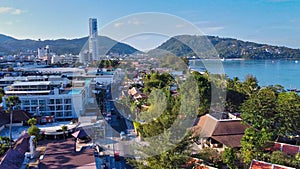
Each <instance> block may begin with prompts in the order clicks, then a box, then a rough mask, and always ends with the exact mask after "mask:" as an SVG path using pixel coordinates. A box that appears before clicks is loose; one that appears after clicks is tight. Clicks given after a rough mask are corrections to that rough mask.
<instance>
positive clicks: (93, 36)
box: [88, 18, 99, 62]
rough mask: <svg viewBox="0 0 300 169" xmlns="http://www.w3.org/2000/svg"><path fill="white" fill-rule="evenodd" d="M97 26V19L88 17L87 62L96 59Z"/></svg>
mask: <svg viewBox="0 0 300 169" xmlns="http://www.w3.org/2000/svg"><path fill="white" fill-rule="evenodd" d="M97 39H98V27H97V19H96V18H90V19H89V54H90V57H89V58H88V62H94V61H97V60H99V59H98V57H99V56H98V46H97Z"/></svg>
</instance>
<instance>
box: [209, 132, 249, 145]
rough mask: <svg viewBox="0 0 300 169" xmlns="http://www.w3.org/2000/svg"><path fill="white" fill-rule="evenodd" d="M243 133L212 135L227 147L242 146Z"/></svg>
mask: <svg viewBox="0 0 300 169" xmlns="http://www.w3.org/2000/svg"><path fill="white" fill-rule="evenodd" d="M242 137H243V134H239V135H224V136H212V137H211V138H213V139H215V140H216V141H218V142H220V143H222V144H224V145H226V146H227V147H232V148H233V147H242V146H241V140H242Z"/></svg>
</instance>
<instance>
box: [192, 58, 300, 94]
mask: <svg viewBox="0 0 300 169" xmlns="http://www.w3.org/2000/svg"><path fill="white" fill-rule="evenodd" d="M205 62H206V67H207V69H208V70H209V72H212V73H215V72H220V65H222V67H223V70H224V72H225V74H226V75H228V76H229V77H230V78H232V77H238V78H239V79H240V80H242V81H243V80H244V79H245V77H246V76H247V75H248V74H252V75H254V76H255V77H256V78H257V79H258V81H259V85H261V86H267V85H274V84H280V85H282V86H284V87H285V89H290V88H297V89H300V61H299V63H298V61H294V60H225V61H222V62H220V61H218V62H217V61H205ZM218 63H219V64H218ZM190 65H191V67H195V68H200V67H203V66H201V65H202V64H201V61H190Z"/></svg>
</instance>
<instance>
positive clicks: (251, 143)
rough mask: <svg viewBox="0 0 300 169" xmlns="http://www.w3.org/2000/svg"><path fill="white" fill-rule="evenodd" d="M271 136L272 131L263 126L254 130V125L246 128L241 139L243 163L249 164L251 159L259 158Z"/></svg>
mask: <svg viewBox="0 0 300 169" xmlns="http://www.w3.org/2000/svg"><path fill="white" fill-rule="evenodd" d="M272 136H273V133H271V132H270V131H268V130H266V129H264V128H263V129H261V130H256V129H255V128H254V127H249V128H247V129H246V131H245V134H244V136H243V138H242V140H241V145H242V149H241V154H242V156H243V159H244V163H246V164H248V165H249V164H250V162H251V161H252V159H258V160H259V159H261V158H262V155H263V151H264V150H265V148H266V146H267V143H268V142H269V141H270V140H271V137H272Z"/></svg>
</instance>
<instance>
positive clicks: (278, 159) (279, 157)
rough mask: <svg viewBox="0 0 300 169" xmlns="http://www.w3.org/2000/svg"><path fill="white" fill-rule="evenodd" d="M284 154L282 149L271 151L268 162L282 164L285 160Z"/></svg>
mask: <svg viewBox="0 0 300 169" xmlns="http://www.w3.org/2000/svg"><path fill="white" fill-rule="evenodd" d="M285 158H286V157H285V154H284V152H282V151H274V152H272V155H271V158H270V162H271V163H273V164H280V165H284V162H285Z"/></svg>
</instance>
